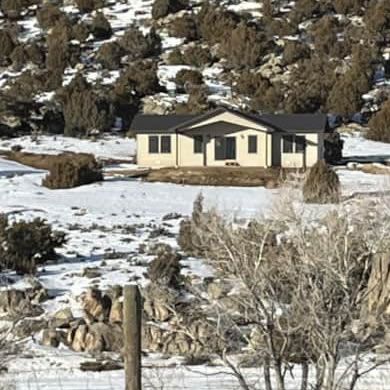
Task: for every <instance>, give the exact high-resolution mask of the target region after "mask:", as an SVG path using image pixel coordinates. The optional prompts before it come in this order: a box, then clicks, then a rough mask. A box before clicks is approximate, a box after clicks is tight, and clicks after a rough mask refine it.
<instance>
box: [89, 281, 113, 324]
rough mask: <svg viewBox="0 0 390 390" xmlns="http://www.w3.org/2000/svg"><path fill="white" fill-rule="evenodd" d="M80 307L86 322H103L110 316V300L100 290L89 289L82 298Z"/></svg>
mask: <svg viewBox="0 0 390 390" xmlns="http://www.w3.org/2000/svg"><path fill="white" fill-rule="evenodd" d="M82 306H83V309H84V311H85V314H86V316H87V319H88V320H90V321H91V322H92V321H104V320H106V319H108V317H109V314H110V310H111V298H110V297H109V296H108V295H106V294H102V292H101V291H100V290H98V289H96V288H91V289H89V290H88V291H87V293H86V294H85V295H84V296H83V297H82Z"/></svg>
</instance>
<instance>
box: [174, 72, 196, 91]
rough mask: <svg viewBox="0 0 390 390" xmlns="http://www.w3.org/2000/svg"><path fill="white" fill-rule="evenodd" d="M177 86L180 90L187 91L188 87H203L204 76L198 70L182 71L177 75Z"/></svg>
mask: <svg viewBox="0 0 390 390" xmlns="http://www.w3.org/2000/svg"><path fill="white" fill-rule="evenodd" d="M175 82H176V85H177V87H178V89H179V90H181V91H183V90H187V89H188V86H192V85H201V84H202V83H203V76H202V73H200V72H199V71H198V70H193V69H182V70H180V71H179V72H178V73H177V74H176V78H175Z"/></svg>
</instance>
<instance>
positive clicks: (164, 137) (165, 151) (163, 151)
mask: <svg viewBox="0 0 390 390" xmlns="http://www.w3.org/2000/svg"><path fill="white" fill-rule="evenodd" d="M164 141H168V143H167V144H165V145H164ZM164 147H167V148H166V149H165V148H164ZM160 153H161V154H171V153H172V137H171V136H170V135H161V136H160Z"/></svg>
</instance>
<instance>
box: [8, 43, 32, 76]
mask: <svg viewBox="0 0 390 390" xmlns="http://www.w3.org/2000/svg"><path fill="white" fill-rule="evenodd" d="M10 60H11V62H12V67H13V69H15V70H16V71H21V70H22V69H23V67H24V66H26V63H27V62H28V54H27V52H26V50H25V49H24V46H23V45H18V46H16V47H15V49H14V50H13V52H12V53H11V55H10Z"/></svg>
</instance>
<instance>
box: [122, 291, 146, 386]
mask: <svg viewBox="0 0 390 390" xmlns="http://www.w3.org/2000/svg"><path fill="white" fill-rule="evenodd" d="M123 295H124V302H123V335H124V355H125V380H126V386H125V389H126V390H141V387H142V384H141V383H142V378H141V337H142V334H141V326H142V324H141V317H142V308H141V295H140V292H139V289H138V286H136V285H129V286H125V288H124V294H123Z"/></svg>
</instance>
